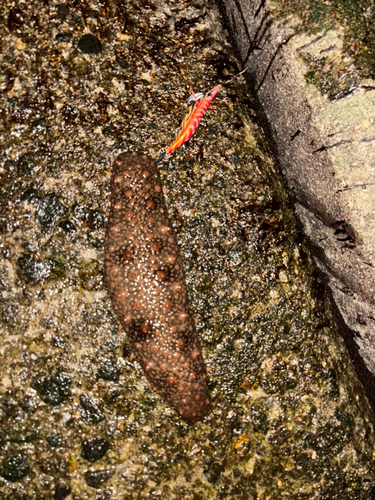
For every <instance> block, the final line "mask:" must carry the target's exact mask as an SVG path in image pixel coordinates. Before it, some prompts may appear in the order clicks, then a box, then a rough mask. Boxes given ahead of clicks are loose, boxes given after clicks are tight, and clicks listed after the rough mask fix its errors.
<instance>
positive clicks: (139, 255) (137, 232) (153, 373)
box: [104, 152, 210, 422]
mask: <svg viewBox="0 0 375 500" xmlns="http://www.w3.org/2000/svg"><path fill="white" fill-rule="evenodd" d="M104 250H105V259H104V265H105V276H106V282H107V286H108V290H109V294H110V297H111V299H112V303H113V306H114V309H115V311H116V314H117V316H118V318H119V320H120V322H121V325H122V327H123V329H124V330H125V332H126V334H127V337H128V339H129V343H130V347H131V349H132V352H133V353H134V356H135V357H136V358H137V360H138V361H139V363H140V364H141V366H142V368H143V370H144V372H145V375H146V377H147V378H148V380H149V381H150V382H151V384H152V385H153V386H154V387H156V388H157V389H158V390H159V391H160V392H161V393H162V394H163V396H164V397H165V399H166V400H167V402H168V403H169V404H170V405H172V406H173V407H174V408H175V409H176V411H177V412H178V413H179V415H180V416H181V417H182V418H183V419H184V420H187V421H190V422H196V421H198V420H202V419H203V418H204V416H205V415H206V414H207V413H208V410H209V405H210V400H209V394H208V388H207V381H206V367H205V364H204V362H203V358H202V353H201V347H200V342H199V340H198V337H197V334H196V331H195V321H194V316H193V314H192V311H191V308H190V305H189V299H188V295H187V289H186V284H185V279H184V271H183V267H182V262H181V258H180V255H179V251H178V247H177V241H176V237H175V235H174V232H173V229H172V227H171V225H170V223H169V220H168V212H167V208H166V205H165V201H164V197H163V192H162V188H161V183H160V176H159V172H158V169H157V167H156V164H155V161H154V160H153V159H152V158H150V157H149V156H146V155H144V154H142V153H136V152H133V153H123V154H121V155H120V156H118V157H117V159H116V160H115V162H114V164H113V169H112V178H111V210H110V215H109V220H108V226H107V232H106V237H105V242H104Z"/></svg>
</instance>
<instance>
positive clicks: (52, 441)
mask: <svg viewBox="0 0 375 500" xmlns="http://www.w3.org/2000/svg"><path fill="white" fill-rule="evenodd" d="M47 443H48V444H49V445H50V447H51V448H57V447H58V446H61V443H62V439H61V436H60V434H54V435H53V436H48V437H47Z"/></svg>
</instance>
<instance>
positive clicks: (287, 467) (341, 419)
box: [0, 1, 374, 500]
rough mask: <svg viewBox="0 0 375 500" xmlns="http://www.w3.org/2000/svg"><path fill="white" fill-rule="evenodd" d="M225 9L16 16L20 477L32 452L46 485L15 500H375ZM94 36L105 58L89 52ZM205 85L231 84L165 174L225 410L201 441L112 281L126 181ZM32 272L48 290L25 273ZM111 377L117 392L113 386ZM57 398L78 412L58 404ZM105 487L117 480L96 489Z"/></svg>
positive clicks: (5, 274) (362, 410) (7, 390)
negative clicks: (171, 398)
mask: <svg viewBox="0 0 375 500" xmlns="http://www.w3.org/2000/svg"><path fill="white" fill-rule="evenodd" d="M211 8H212V7H210V10H208V8H207V5H206V3H205V2H196V3H194V5H193V6H192V5H191V4H190V3H186V4H184V3H181V2H175V3H169V4H164V3H162V2H161V3H158V2H155V3H154V2H142V3H138V2H132V1H128V2H117V3H111V2H107V3H105V4H101V3H100V2H97V3H92V4H90V5H89V4H86V3H74V4H73V3H71V4H70V3H69V4H67V5H62V4H60V3H56V4H54V3H51V4H50V5H49V7H48V8H45V9H44V8H43V9H42V10H41V9H40V6H39V4H33V3H32V2H30V5H29V6H28V7H26V6H25V5H24V4H23V5H22V7H20V10H22V13H20V12H17V13H13V14H10V11H11V7H10V6H9V7H8V6H6V7H4V12H3V14H4V16H3V18H4V19H8V22H7V23H5V25H3V27H2V35H3V36H2V39H3V46H5V47H6V49H7V50H6V54H8V55H7V57H4V58H3V59H2V60H1V65H2V66H1V67H2V69H3V70H4V71H3V75H9V74H10V73H12V75H13V76H12V78H13V82H14V84H13V87H12V81H11V79H10V78H8V79H7V81H6V82H5V83H6V87H7V88H8V87H10V88H9V90H7V92H5V93H4V94H3V97H2V98H3V101H2V107H3V108H4V109H5V110H6V111H7V122H6V134H4V135H3V136H2V141H3V144H2V145H3V146H4V151H5V155H6V159H5V163H4V164H2V168H3V169H4V172H6V175H4V179H3V181H2V182H4V186H5V193H4V196H3V198H2V200H3V201H2V203H3V205H2V208H3V209H4V210H3V211H2V216H1V217H2V225H1V228H2V236H3V246H2V255H3V260H2V264H1V265H2V267H1V273H2V275H1V277H2V281H1V283H2V287H3V288H2V293H3V302H2V307H3V314H4V316H6V318H8V321H7V323H6V324H5V326H6V328H7V336H6V337H5V338H4V339H3V340H2V342H3V346H2V355H4V354H5V356H4V359H3V360H2V362H1V366H2V372H3V373H2V374H3V375H4V377H3V382H2V384H3V385H2V386H1V396H2V400H1V429H2V431H1V439H2V443H3V449H2V450H1V452H0V462H1V464H2V466H3V467H4V466H6V465H7V463H8V461H9V457H10V456H13V455H14V454H17V453H20V454H21V455H22V454H23V453H26V452H27V457H28V464H29V467H30V471H31V472H29V470H28V469H27V468H26V466H25V467H24V468H23V470H27V471H28V473H27V474H26V475H25V476H23V477H22V478H19V480H18V481H15V482H14V483H12V484H10V482H9V481H7V480H3V479H1V481H0V493H1V494H4V495H5V498H7V497H8V496H10V498H12V496H16V495H18V496H20V497H21V498H22V496H23V497H24V498H25V499H33V500H34V499H36V498H50V497H51V495H52V494H53V492H54V489H55V488H56V484H57V483H58V481H64V483H66V484H69V485H70V486H71V487H72V490H73V491H72V496H73V495H74V498H79V499H82V500H83V499H89V498H90V499H91V498H97V499H99V498H122V499H124V498H127V499H133V498H134V499H135V498H137V499H142V498H162V499H174V498H178V499H186V500H188V499H194V500H195V499H199V498H202V499H211V498H212V499H228V498H231V499H234V500H236V499H244V498H247V499H248V498H249V499H254V500H255V499H256V498H260V499H266V498H271V499H275V500H276V499H277V500H279V499H301V500H303V499H309V500H310V499H314V498H316V499H319V500H321V499H323V498H327V499H328V498H329V499H335V498H340V500H341V499H344V500H352V499H353V498H356V497H359V498H361V499H367V498H369V499H370V498H371V490H370V486H371V484H372V483H373V457H372V450H373V445H374V438H373V430H372V420H371V419H372V416H371V414H370V412H369V409H368V407H367V406H366V403H365V400H364V399H363V396H362V392H361V388H360V386H359V384H358V382H356V379H355V376H354V374H353V371H352V368H351V365H350V363H349V361H348V358H347V356H346V353H345V351H344V350H343V348H342V346H341V343H340V340H339V338H338V336H337V332H336V331H335V330H334V328H333V326H332V325H331V322H330V319H329V316H328V315H327V312H326V306H325V303H324V297H318V296H316V294H315V293H313V292H312V289H313V287H312V283H311V277H310V274H309V269H310V265H309V259H308V257H307V255H306V254H305V252H304V249H303V246H302V245H301V243H300V241H299V237H298V235H297V233H296V231H295V228H294V222H293V217H292V214H291V212H290V210H289V208H288V204H287V200H286V197H285V193H284V191H283V187H282V184H281V182H280V180H279V178H278V174H277V171H276V168H275V166H274V164H273V161H272V159H271V158H270V155H269V151H268V149H267V146H266V145H265V143H264V140H263V138H262V136H261V133H260V129H259V127H258V126H257V125H256V123H254V118H253V117H254V110H253V109H252V97H251V95H249V92H248V89H247V87H246V86H245V84H244V81H243V80H241V79H237V80H234V81H232V82H231V83H226V82H229V80H231V78H232V77H233V76H234V75H235V74H236V72H237V71H238V68H237V63H236V61H235V59H234V57H233V55H232V54H231V52H230V50H229V48H228V46H227V44H226V43H225V41H224V40H223V38H222V37H221V35H220V30H219V25H218V24H217V18H216V15H215V13H214V11H213V10H211ZM95 12H96V14H95ZM9 16H11V17H10V18H9ZM21 18H22V20H24V21H23V22H22V23H21V21H20V20H21ZM9 19H10V21H9ZM14 19H15V20H14ZM8 23H10V24H11V28H12V29H10V28H9V25H8ZM9 30H10V32H9ZM87 31H91V32H92V33H93V34H94V35H95V36H96V37H97V38H98V40H100V42H101V45H102V52H101V53H98V54H91V55H89V54H84V53H82V52H81V51H80V49H79V40H80V38H81V36H83V35H84V34H85V33H86V32H87ZM69 33H70V34H71V35H72V37H71V38H69V37H66V36H65V37H61V36H60V37H59V36H58V35H59V34H60V35H61V34H64V35H66V34H69ZM18 40H21V41H20V42H18ZM47 41H48V43H47ZM17 44H18V45H17ZM17 46H18V47H19V48H18V49H17ZM189 82H190V83H192V85H193V87H194V89H195V90H197V91H198V90H203V91H205V90H209V89H210V88H212V87H213V86H214V85H216V84H218V83H221V84H223V87H222V89H221V91H220V93H219V94H218V96H217V98H216V99H215V100H216V105H217V108H216V109H209V110H208V111H207V114H206V116H205V118H204V119H203V121H202V124H201V125H200V126H199V128H198V130H197V133H196V134H195V136H194V137H193V138H192V139H191V140H190V141H189V142H188V143H187V144H186V145H185V146H184V147H183V148H181V149H180V150H178V151H177V152H176V153H175V154H174V156H173V157H171V158H170V159H169V160H168V161H166V162H164V163H163V164H162V165H161V178H162V182H163V186H164V189H165V195H166V200H167V203H168V209H169V214H170V218H171V223H172V225H173V226H174V228H175V231H176V233H177V236H178V241H179V246H180V251H181V255H182V258H183V260H184V266H185V271H186V279H187V283H188V287H189V293H190V296H191V302H192V306H193V309H194V311H195V314H196V317H197V330H198V333H199V336H200V338H201V339H202V344H203V349H204V354H205V359H206V361H207V364H208V366H209V368H210V371H209V376H208V384H209V389H210V393H211V398H212V411H211V413H210V415H209V416H208V417H207V419H206V420H205V421H204V422H202V423H198V424H196V425H193V426H192V425H189V424H187V423H185V422H183V421H182V420H181V419H179V418H178V416H177V415H176V414H175V412H174V411H173V410H172V409H171V408H168V406H167V405H166V404H165V403H164V402H163V400H162V398H161V397H160V395H159V394H157V393H156V392H155V391H153V390H152V388H150V387H148V385H147V381H146V379H145V378H144V376H143V374H142V371H141V369H140V367H139V365H138V363H137V362H136V361H135V360H134V359H133V358H132V356H131V353H130V352H129V349H128V347H127V343H126V339H125V338H124V334H123V332H121V331H119V330H118V322H117V320H116V318H115V316H114V313H113V311H112V309H111V305H110V302H109V299H108V295H107V294H106V292H105V288H104V283H103V277H102V261H103V250H102V243H103V239H104V231H105V213H106V211H107V210H108V206H109V177H110V165H111V162H112V161H113V159H114V158H115V157H116V155H117V154H118V153H119V152H120V151H123V150H132V149H142V150H143V151H146V152H148V154H150V155H152V156H153V157H157V155H158V154H159V153H160V152H161V151H162V150H163V148H165V147H166V146H167V145H168V144H169V143H170V142H171V141H172V140H173V138H174V134H175V131H176V129H177V128H178V125H179V122H180V120H181V118H182V116H183V115H184V113H185V111H186V109H187V107H186V104H185V103H186V99H187V97H188V96H189V94H190V90H189ZM25 99H27V103H25ZM9 100H12V101H11V102H9ZM36 115H38V117H37V116H36ZM35 120H40V121H39V122H38V123H37V122H36V121H35ZM21 126H22V128H21ZM15 139H17V141H16V140H15ZM9 161H11V162H13V163H6V162H9ZM2 173H3V171H2ZM25 193H26V194H25ZM43 199H46V200H47V201H45V202H43V203H44V204H43V203H42V201H41V200H43ZM56 200H58V202H59V203H57V201H56ZM41 203H42V205H41ZM60 205H61V206H60ZM43 207H44V208H45V207H47V212H48V213H47V214H45V213H44V212H43V213H42V211H41V208H43ZM61 207H65V210H63V209H62V208H61ZM50 211H51V212H52V213H51V216H50V215H49V213H50ZM38 214H39V215H38ZM66 221H69V222H70V224H67V223H66ZM43 224H44V227H43ZM24 255H25V256H26V257H27V258H28V259H29V258H32V259H34V261H35V262H37V263H39V262H40V263H43V264H44V265H46V266H47V265H48V266H47V267H48V269H49V274H48V276H46V277H45V278H44V277H43V276H44V275H42V276H40V275H38V274H36V275H35V274H32V273H31V271H33V269H34V268H33V267H31V271H29V275H30V276H31V277H33V276H34V277H35V276H36V277H38V276H39V277H41V278H43V279H30V276H29V279H28V277H27V276H25V275H24V274H23V273H22V272H20V273H18V272H17V269H18V267H17V262H18V260H19V259H20V258H22V257H23V256H24ZM21 269H22V266H21ZM25 269H26V270H27V269H30V267H26V268H25ZM37 269H38V267H37ZM108 365H109V366H112V367H114V368H115V372H116V373H117V376H116V377H114V378H111V376H109V377H107V378H103V377H102V375H103V370H104V368H105V367H106V366H108ZM61 374H63V376H62V383H61V384H59V381H60V382H61V380H60V379H61ZM66 377H69V380H71V383H69V391H68V390H67V387H66V380H67V379H66ZM51 381H52V382H51ZM40 388H42V389H43V392H41V389H40ZM38 390H39V393H40V394H42V396H43V397H41V395H40V394H39V393H38ZM56 394H57V396H59V394H63V396H64V397H63V398H62V399H63V400H62V401H60V400H58V401H59V404H56V405H51V404H49V403H48V401H51V400H52V401H53V402H54V401H57V400H56V398H55V399H53V396H54V395H55V396H56ZM358 395H359V396H360V397H359V398H358ZM43 398H44V399H43ZM51 398H52V399H51ZM46 401H47V402H46ZM17 434H19V436H21V438H22V439H20V440H19V441H15V437H16V436H17ZM35 436H38V442H37V443H35ZM97 438H100V439H105V440H107V441H108V442H110V444H111V446H110V449H109V450H108V452H107V453H106V455H105V456H104V457H103V458H101V459H100V460H98V461H97V462H96V463H95V464H94V465H92V464H91V463H89V462H88V461H87V460H85V459H84V458H83V457H82V456H81V446H82V442H85V441H87V440H91V439H97ZM51 443H52V444H51ZM22 456H24V455H22ZM88 471H91V472H96V473H97V474H98V476H97V479H98V480H99V479H100V478H104V479H106V481H105V482H103V484H101V485H100V487H99V488H93V487H92V486H90V484H91V485H92V484H94V483H93V482H91V483H88V482H87V480H86V479H85V478H87V477H90V476H87V472H88ZM108 471H110V472H108ZM112 472H113V473H112ZM100 474H102V475H100Z"/></svg>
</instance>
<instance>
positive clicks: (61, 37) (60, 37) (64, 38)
mask: <svg viewBox="0 0 375 500" xmlns="http://www.w3.org/2000/svg"><path fill="white" fill-rule="evenodd" d="M72 36H73V35H72V34H71V33H58V34H57V35H56V36H55V40H56V42H59V43H60V42H66V43H67V42H70V40H71V39H72Z"/></svg>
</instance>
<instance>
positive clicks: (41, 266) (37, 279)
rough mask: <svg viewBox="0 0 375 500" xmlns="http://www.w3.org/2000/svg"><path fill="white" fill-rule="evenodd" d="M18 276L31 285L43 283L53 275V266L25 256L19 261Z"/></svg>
mask: <svg viewBox="0 0 375 500" xmlns="http://www.w3.org/2000/svg"><path fill="white" fill-rule="evenodd" d="M17 270H18V274H19V275H20V276H21V277H23V278H25V279H26V280H27V281H29V282H31V283H42V282H43V281H44V280H46V279H47V278H48V276H49V275H50V273H51V266H50V265H49V264H48V263H47V262H41V261H39V260H36V259H34V258H33V257H31V256H27V255H23V256H21V257H20V258H19V259H18V261H17Z"/></svg>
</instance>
